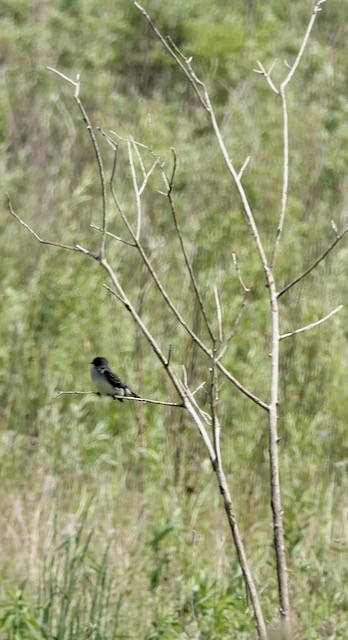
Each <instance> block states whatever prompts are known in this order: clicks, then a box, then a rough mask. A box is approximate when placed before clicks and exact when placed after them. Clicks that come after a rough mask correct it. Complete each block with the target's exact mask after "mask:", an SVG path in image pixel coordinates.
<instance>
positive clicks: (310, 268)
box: [278, 227, 348, 298]
mask: <svg viewBox="0 0 348 640" xmlns="http://www.w3.org/2000/svg"><path fill="white" fill-rule="evenodd" d="M347 232H348V227H346V228H345V229H343V231H342V233H340V234H339V235H337V236H336V238H335V240H334V241H333V242H332V244H330V246H329V247H328V248H327V249H326V251H324V253H322V254H321V255H320V256H319V258H317V259H316V260H315V262H313V264H312V265H311V266H310V267H308V269H306V271H304V272H303V273H301V274H300V275H299V276H297V278H295V279H294V280H292V281H291V282H289V284H287V285H286V286H285V287H283V289H282V290H281V291H279V293H278V298H280V297H281V296H282V295H283V294H284V293H286V292H287V291H289V289H291V287H293V286H294V285H295V284H297V283H298V282H300V281H301V280H303V278H305V277H306V276H308V274H309V273H311V271H313V269H315V268H316V267H317V266H318V264H320V262H321V261H322V260H324V258H326V256H327V255H328V253H330V251H332V249H333V248H334V247H335V246H336V244H338V243H339V241H340V240H342V238H343V237H344V236H345V235H346V233H347Z"/></svg>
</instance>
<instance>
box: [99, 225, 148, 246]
mask: <svg viewBox="0 0 348 640" xmlns="http://www.w3.org/2000/svg"><path fill="white" fill-rule="evenodd" d="M89 226H90V227H92V229H96V230H97V231H103V229H101V228H100V227H98V225H96V224H94V222H91V224H90V225H89ZM106 235H107V236H108V237H109V238H114V240H118V242H122V244H126V245H127V246H128V247H136V246H137V245H136V244H135V243H134V242H128V240H124V239H123V238H120V236H116V235H115V234H114V233H111V231H107V232H106Z"/></svg>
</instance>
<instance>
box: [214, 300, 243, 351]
mask: <svg viewBox="0 0 348 640" xmlns="http://www.w3.org/2000/svg"><path fill="white" fill-rule="evenodd" d="M250 291H251V289H248V290H247V291H246V292H245V294H244V298H243V302H242V305H241V307H240V309H239V310H238V313H237V315H236V317H235V320H234V322H233V324H232V328H231V331H230V333H229V334H228V336H227V338H226V340H225V344H224V346H223V347H222V349H221V350H220V353H219V355H218V357H217V358H216V362H217V363H218V362H219V360H221V358H223V356H224V355H225V353H226V350H227V349H228V346H229V344H230V342H231V340H232V338H233V336H234V335H235V333H236V330H237V327H238V325H239V323H240V321H241V319H242V316H243V313H244V311H245V309H246V306H247V303H248V300H249V295H250Z"/></svg>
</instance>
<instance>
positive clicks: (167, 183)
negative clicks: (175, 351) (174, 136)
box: [160, 148, 214, 340]
mask: <svg viewBox="0 0 348 640" xmlns="http://www.w3.org/2000/svg"><path fill="white" fill-rule="evenodd" d="M171 151H172V154H173V170H172V174H171V177H170V179H168V176H167V174H166V172H165V170H164V167H163V164H161V163H160V170H161V174H162V178H163V181H164V184H165V187H166V189H167V192H166V194H165V195H166V196H167V198H168V202H169V206H170V210H171V214H172V217H173V221H174V226H175V230H176V233H177V236H178V239H179V242H180V247H181V251H182V254H183V256H184V260H185V264H186V267H187V270H188V272H189V276H190V280H191V284H192V287H193V290H194V292H195V295H196V298H197V301H198V304H199V307H200V310H201V313H202V316H203V318H204V322H205V325H206V327H207V331H208V333H209V336H210V338H211V340H214V335H213V331H212V329H211V327H210V323H209V320H208V315H207V313H206V310H205V306H204V303H203V299H202V296H201V294H200V292H199V289H198V284H197V281H196V278H195V275H194V273H193V269H192V266H191V263H190V261H189V259H188V255H187V251H186V248H185V243H184V239H183V236H182V233H181V228H180V225H179V221H178V218H177V215H176V209H175V204H174V199H173V194H172V191H173V183H174V176H175V171H176V165H177V158H176V153H175V150H174V149H173V148H171Z"/></svg>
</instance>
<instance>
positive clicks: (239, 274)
mask: <svg viewBox="0 0 348 640" xmlns="http://www.w3.org/2000/svg"><path fill="white" fill-rule="evenodd" d="M232 260H233V264H234V266H235V269H236V272H237V276H238V280H239V283H240V286H241V287H242V289H244V291H245V293H249V292H250V291H251V286H250V287H246V286H245V284H244V282H243V278H242V274H241V272H240V269H239V265H238V260H237V255H236V254H235V252H234V251H233V252H232Z"/></svg>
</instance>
